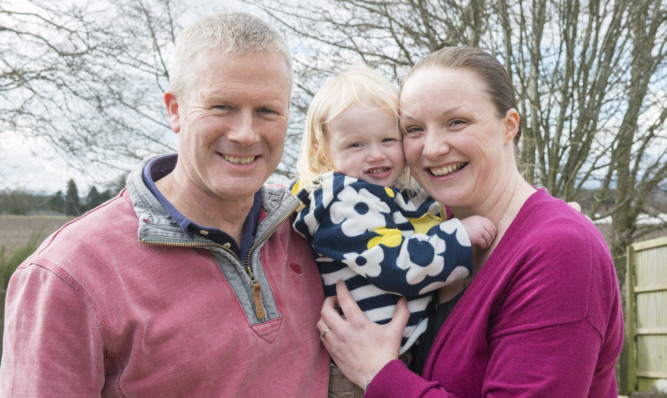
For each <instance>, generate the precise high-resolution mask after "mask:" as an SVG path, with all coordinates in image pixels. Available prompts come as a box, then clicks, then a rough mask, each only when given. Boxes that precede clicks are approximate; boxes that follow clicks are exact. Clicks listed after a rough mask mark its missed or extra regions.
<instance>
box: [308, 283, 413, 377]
mask: <svg viewBox="0 0 667 398" xmlns="http://www.w3.org/2000/svg"><path fill="white" fill-rule="evenodd" d="M336 293H337V294H338V296H337V297H328V298H327V299H326V300H325V301H324V305H322V313H321V314H322V317H321V318H320V320H319V321H318V322H317V328H318V329H319V331H320V335H323V337H322V343H323V344H324V347H325V348H326V349H327V350H328V351H329V354H331V357H332V358H333V360H334V362H335V363H336V365H337V366H338V368H339V369H340V370H341V372H343V374H344V375H345V376H346V377H347V378H348V379H350V380H351V381H352V382H353V383H355V384H357V385H358V386H360V387H361V388H365V386H366V383H367V382H368V381H370V380H371V379H372V378H373V377H374V376H375V375H376V374H377V373H378V372H379V371H380V370H381V369H382V368H383V367H384V366H385V365H386V364H387V363H389V362H390V361H392V360H394V359H396V358H398V353H399V350H400V346H401V338H402V336H403V330H404V329H405V325H406V324H407V323H408V318H409V317H410V313H409V312H408V307H407V304H406V302H405V298H401V299H400V300H399V302H398V304H397V305H396V312H395V313H394V317H393V319H392V320H391V322H389V323H388V324H386V325H378V324H376V323H375V322H373V321H370V320H369V319H368V318H367V317H366V315H364V313H363V312H362V311H361V309H359V306H358V305H357V303H356V302H355V301H354V299H353V298H352V296H351V295H350V292H349V290H348V289H347V286H346V285H345V283H344V282H343V281H338V283H337V284H336ZM339 304H340V308H341V309H342V310H343V313H344V314H345V318H343V317H341V315H340V314H339V312H338V305H339ZM327 329H331V330H330V331H328V332H327Z"/></svg>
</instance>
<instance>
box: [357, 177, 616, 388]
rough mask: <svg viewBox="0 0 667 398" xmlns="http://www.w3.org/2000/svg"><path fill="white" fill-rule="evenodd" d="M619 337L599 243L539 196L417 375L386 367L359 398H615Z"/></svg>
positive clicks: (565, 209)
mask: <svg viewBox="0 0 667 398" xmlns="http://www.w3.org/2000/svg"><path fill="white" fill-rule="evenodd" d="M622 340H623V321H622V309H621V302H620V292H619V286H618V281H617V278H616V271H615V269H614V264H613V262H612V260H611V256H610V253H609V249H608V248H607V245H606V243H605V241H604V239H603V237H602V236H601V234H600V233H599V231H598V230H597V229H596V228H595V226H594V225H593V224H592V223H591V222H590V220H588V219H587V218H586V217H585V216H584V215H582V214H580V213H578V212H577V211H575V210H573V209H572V208H570V207H569V206H568V205H567V204H566V203H564V202H563V201H561V200H558V199H554V198H552V197H551V196H549V195H548V193H547V192H546V191H545V190H543V189H541V190H538V191H537V192H536V193H535V194H533V195H532V196H531V197H530V198H529V199H528V201H527V202H526V203H525V204H524V206H523V207H522V209H521V211H520V212H519V214H518V215H517V217H516V219H515V220H514V221H513V223H512V224H511V225H510V227H509V229H508V230H507V232H506V233H505V235H504V236H503V238H502V240H501V241H500V243H499V244H498V246H497V247H496V249H495V250H494V252H493V253H492V254H491V256H490V257H489V259H488V260H487V262H486V263H485V264H484V266H483V267H482V269H481V271H480V272H479V274H478V275H477V276H476V277H475V279H474V280H473V282H472V283H471V284H470V286H469V287H468V290H467V291H466V292H465V294H464V295H463V297H461V300H460V301H459V302H458V304H457V305H456V307H455V308H454V310H453V312H452V313H451V315H450V316H449V318H448V319H447V320H446V321H445V323H444V325H443V326H442V328H441V329H440V331H439V333H438V335H437V337H436V339H435V342H434V344H433V347H432V348H431V351H430V354H429V358H428V360H427V362H426V365H425V368H424V372H423V373H424V374H423V376H418V375H417V374H415V373H412V372H411V371H410V370H408V368H407V367H406V366H405V365H404V364H403V363H402V362H401V361H399V360H395V361H392V362H390V363H389V364H387V365H386V366H385V367H384V368H383V369H382V370H381V371H380V373H378V375H377V376H376V377H375V378H374V379H373V382H372V383H371V384H370V386H369V388H368V393H367V395H366V397H390V396H400V397H436V396H437V397H480V396H493V397H527V396H533V397H617V396H618V393H617V388H616V380H615V375H614V366H615V363H616V358H617V357H618V355H619V353H620V352H621V346H622Z"/></svg>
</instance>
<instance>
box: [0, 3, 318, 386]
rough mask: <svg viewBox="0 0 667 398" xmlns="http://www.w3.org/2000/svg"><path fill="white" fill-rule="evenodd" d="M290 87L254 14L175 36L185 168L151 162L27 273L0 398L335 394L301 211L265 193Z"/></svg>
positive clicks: (175, 158)
mask: <svg viewBox="0 0 667 398" xmlns="http://www.w3.org/2000/svg"><path fill="white" fill-rule="evenodd" d="M290 90H291V63H290V56H289V52H288V50H287V47H286V45H285V43H284V40H283V39H282V37H281V36H280V34H279V33H277V31H276V30H274V29H273V28H272V27H270V26H268V25H266V24H265V23H264V22H262V21H260V20H258V19H257V18H255V17H252V16H250V15H247V14H243V13H231V14H221V15H216V16H212V17H209V18H205V19H203V20H201V21H199V22H198V23H197V24H195V25H194V26H192V27H190V28H188V29H187V30H185V31H184V32H183V33H182V34H181V35H180V36H179V38H178V40H177V43H176V54H175V60H174V64H173V67H172V70H171V78H170V88H169V91H168V92H167V93H166V94H165V95H164V99H165V104H166V106H167V111H168V116H169V123H170V125H171V128H172V129H173V130H174V132H176V133H177V134H178V139H179V140H178V155H176V154H173V155H167V156H162V157H157V158H154V159H149V160H147V161H144V162H143V163H142V164H141V165H139V167H138V168H137V169H136V170H135V171H134V172H133V173H132V174H131V175H130V176H129V177H128V182H127V188H126V189H124V190H123V191H122V192H121V193H120V194H119V196H118V197H116V198H114V199H112V200H111V201H109V202H107V203H105V204H103V205H102V206H100V207H98V208H97V209H94V210H92V211H91V212H89V213H87V214H86V215H84V216H83V217H81V218H79V219H77V220H75V221H73V222H71V223H69V224H68V225H66V226H64V227H63V228H62V229H60V230H59V231H57V232H56V233H55V234H53V235H52V236H51V237H49V238H48V239H47V240H46V241H45V242H44V243H43V244H42V246H41V247H40V248H39V249H38V250H37V251H36V252H35V253H34V254H33V255H32V256H31V257H30V258H28V259H27V260H26V261H25V262H24V263H23V264H22V265H21V266H20V267H19V268H18V270H17V271H16V273H15V274H14V276H13V277H12V280H11V282H10V286H9V290H8V293H7V307H6V315H5V317H6V318H5V340H4V347H5V350H4V353H3V357H2V365H1V366H0V387H1V389H2V392H1V394H0V395H2V396H68V397H73V396H85V397H90V396H100V395H102V396H111V397H116V396H118V397H121V396H122V397H126V396H127V397H129V396H138V397H183V396H196V397H232V396H233V397H250V396H253V397H255V396H261V397H269V396H275V397H301V396H309V397H310V396H325V395H326V391H327V377H328V366H329V360H328V358H329V357H328V354H327V353H326V351H325V350H324V349H323V348H322V346H321V344H320V341H319V336H318V334H317V329H316V327H315V324H316V322H317V320H318V319H319V310H320V307H321V304H322V301H323V293H322V289H321V284H320V279H319V275H318V273H317V268H316V267H315V265H314V263H313V259H312V251H311V249H310V248H309V246H308V244H307V243H306V242H305V241H304V240H302V239H301V238H300V237H299V236H298V235H296V234H295V233H294V232H293V231H292V228H291V219H290V216H291V214H292V212H293V211H294V209H296V207H297V201H296V200H295V198H294V197H293V196H292V195H291V194H290V193H289V192H288V191H286V190H285V189H283V188H275V187H263V186H262V185H263V184H264V182H265V181H266V179H267V178H268V177H269V176H270V175H271V173H272V172H273V170H274V169H275V168H276V166H277V165H278V163H279V161H280V159H281V157H282V153H283V147H284V143H285V136H286V131H287V115H288V111H289V102H290ZM137 230H138V238H137Z"/></svg>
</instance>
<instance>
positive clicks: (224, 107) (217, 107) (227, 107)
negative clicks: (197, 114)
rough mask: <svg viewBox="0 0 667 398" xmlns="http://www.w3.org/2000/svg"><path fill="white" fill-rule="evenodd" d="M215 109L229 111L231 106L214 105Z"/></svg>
mask: <svg viewBox="0 0 667 398" xmlns="http://www.w3.org/2000/svg"><path fill="white" fill-rule="evenodd" d="M213 109H229V105H213Z"/></svg>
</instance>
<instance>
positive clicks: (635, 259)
mask: <svg viewBox="0 0 667 398" xmlns="http://www.w3.org/2000/svg"><path fill="white" fill-rule="evenodd" d="M627 259H628V260H627V261H628V266H627V272H628V274H627V276H626V288H625V293H626V296H625V297H626V302H625V304H626V305H625V307H626V312H625V344H624V345H625V350H626V351H627V352H626V353H625V355H626V356H625V358H626V360H627V374H626V375H625V377H626V378H627V379H626V380H627V386H625V387H626V388H624V389H627V390H628V391H647V390H649V389H650V388H651V386H653V384H654V383H655V381H656V380H657V379H667V237H662V238H658V239H652V240H648V241H645V242H640V243H636V244H633V245H631V246H630V247H628V256H627Z"/></svg>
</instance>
